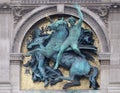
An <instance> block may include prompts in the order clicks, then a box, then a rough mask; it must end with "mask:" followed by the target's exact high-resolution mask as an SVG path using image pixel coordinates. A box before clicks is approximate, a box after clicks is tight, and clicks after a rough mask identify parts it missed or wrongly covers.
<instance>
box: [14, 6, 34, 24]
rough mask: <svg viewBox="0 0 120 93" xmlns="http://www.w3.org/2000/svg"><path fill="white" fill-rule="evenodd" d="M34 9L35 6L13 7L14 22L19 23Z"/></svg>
mask: <svg viewBox="0 0 120 93" xmlns="http://www.w3.org/2000/svg"><path fill="white" fill-rule="evenodd" d="M33 9H34V7H20V6H17V7H13V15H14V22H15V23H17V22H18V21H19V20H20V19H21V18H22V17H23V16H24V15H25V14H26V13H28V12H30V11H31V10H33Z"/></svg>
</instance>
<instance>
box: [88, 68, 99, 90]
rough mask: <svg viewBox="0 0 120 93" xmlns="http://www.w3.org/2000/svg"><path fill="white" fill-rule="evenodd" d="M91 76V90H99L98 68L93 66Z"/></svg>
mask: <svg viewBox="0 0 120 93" xmlns="http://www.w3.org/2000/svg"><path fill="white" fill-rule="evenodd" d="M90 72H91V73H90V75H89V82H90V86H89V87H90V88H91V87H93V89H98V87H99V84H98V82H97V80H96V78H97V76H98V73H99V72H98V68H97V67H94V66H91V71H90Z"/></svg>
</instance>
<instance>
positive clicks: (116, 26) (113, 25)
mask: <svg viewBox="0 0 120 93" xmlns="http://www.w3.org/2000/svg"><path fill="white" fill-rule="evenodd" d="M112 1H113V0H112ZM119 11H120V8H119V6H118V5H117V4H113V5H111V8H110V12H109V19H108V20H109V24H108V27H109V31H110V32H109V35H110V39H111V40H110V43H111V57H110V75H109V91H110V92H109V93H119V92H118V90H119V91H120V89H119V88H120V87H119V86H120V74H119V73H120V17H119V16H120V12H119Z"/></svg>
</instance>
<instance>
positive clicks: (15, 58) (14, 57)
mask: <svg viewBox="0 0 120 93" xmlns="http://www.w3.org/2000/svg"><path fill="white" fill-rule="evenodd" d="M22 60H23V54H22V53H21V54H18V53H11V54H10V61H22Z"/></svg>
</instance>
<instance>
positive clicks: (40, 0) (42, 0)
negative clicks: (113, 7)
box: [21, 0, 101, 4]
mask: <svg viewBox="0 0 120 93" xmlns="http://www.w3.org/2000/svg"><path fill="white" fill-rule="evenodd" d="M100 2H101V0H21V4H54V3H56V4H60V3H100Z"/></svg>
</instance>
